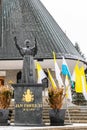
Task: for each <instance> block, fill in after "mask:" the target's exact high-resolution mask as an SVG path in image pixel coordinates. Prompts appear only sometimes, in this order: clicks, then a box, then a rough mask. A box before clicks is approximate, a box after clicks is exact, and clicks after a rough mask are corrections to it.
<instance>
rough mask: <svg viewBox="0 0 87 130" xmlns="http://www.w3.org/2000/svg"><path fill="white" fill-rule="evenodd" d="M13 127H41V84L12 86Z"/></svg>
mask: <svg viewBox="0 0 87 130" xmlns="http://www.w3.org/2000/svg"><path fill="white" fill-rule="evenodd" d="M13 87H14V99H15V125H42V84H13Z"/></svg>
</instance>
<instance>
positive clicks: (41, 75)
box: [36, 62, 47, 83]
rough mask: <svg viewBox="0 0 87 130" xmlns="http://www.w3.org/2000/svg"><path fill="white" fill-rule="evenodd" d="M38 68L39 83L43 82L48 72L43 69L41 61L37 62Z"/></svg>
mask: <svg viewBox="0 0 87 130" xmlns="http://www.w3.org/2000/svg"><path fill="white" fill-rule="evenodd" d="M36 68H37V75H38V81H37V82H38V83H42V80H43V79H44V78H46V77H47V76H46V74H45V72H44V71H43V69H42V67H41V65H40V64H39V62H36Z"/></svg>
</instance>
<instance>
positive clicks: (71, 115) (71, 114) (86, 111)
mask: <svg viewBox="0 0 87 130" xmlns="http://www.w3.org/2000/svg"><path fill="white" fill-rule="evenodd" d="M9 109H11V110H12V114H11V117H10V124H14V114H15V113H14V112H15V111H14V101H13V102H11V105H10V108H9ZM49 110H50V107H49V106H48V105H43V114H42V116H43V123H44V125H46V126H47V125H48V126H49V125H50V119H49ZM73 123H87V106H75V105H71V106H68V107H67V110H66V115H65V121H64V124H73Z"/></svg>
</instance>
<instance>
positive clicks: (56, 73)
mask: <svg viewBox="0 0 87 130" xmlns="http://www.w3.org/2000/svg"><path fill="white" fill-rule="evenodd" d="M53 57H54V66H55V75H56V79H57V81H58V83H59V87H62V86H64V85H63V81H62V78H61V76H60V73H61V72H60V69H59V66H58V64H57V61H56V56H55V52H53Z"/></svg>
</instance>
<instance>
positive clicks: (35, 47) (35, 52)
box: [31, 38, 37, 56]
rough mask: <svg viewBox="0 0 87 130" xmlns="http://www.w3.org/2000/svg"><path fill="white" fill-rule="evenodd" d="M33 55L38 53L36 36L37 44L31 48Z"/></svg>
mask: <svg viewBox="0 0 87 130" xmlns="http://www.w3.org/2000/svg"><path fill="white" fill-rule="evenodd" d="M31 50H32V53H33V56H35V55H36V54H37V40H36V38H35V45H34V46H33V47H32V48H31Z"/></svg>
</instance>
